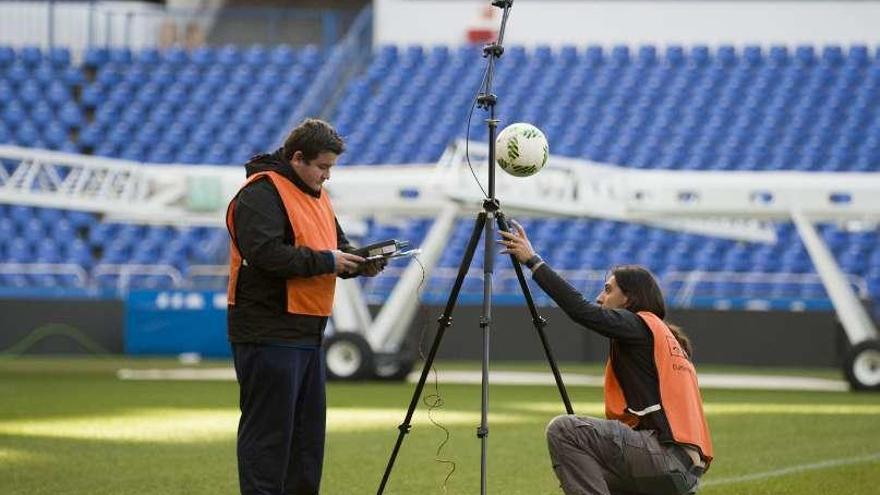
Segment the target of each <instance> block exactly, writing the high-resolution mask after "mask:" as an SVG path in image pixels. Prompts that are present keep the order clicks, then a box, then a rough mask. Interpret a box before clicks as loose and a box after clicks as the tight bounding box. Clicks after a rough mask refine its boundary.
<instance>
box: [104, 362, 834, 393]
mask: <svg viewBox="0 0 880 495" xmlns="http://www.w3.org/2000/svg"><path fill="white" fill-rule="evenodd" d="M420 373H421V372H420V371H415V372H413V373H410V375H409V377H408V380H409V382H410V383H415V382H417V381H418V379H419V375H420ZM438 375H439V380H440V382H443V383H458V384H478V383H481V374H480V372H479V371H444V370H439V372H438ZM116 376H117V377H119V379H120V380H207V381H211V380H221V381H235V371H234V370H233V369H232V368H172V369H146V370H133V369H120V370H118V371H117V372H116ZM699 380H700V388H705V389H709V388H719V389H750V390H813V391H828V392H843V391H846V390H849V388H848V387H847V384H846V382H844V381H843V380H829V379H826V378H811V377H798V376H778V375H738V374H737V375H733V374H718V373H701V374H700V375H699ZM489 381H490V383H492V384H495V385H554V384H555V383H556V382H555V381H554V380H553V375H552V374H551V373H550V372H549V371H548V372H536V371H491V372H490V374H489ZM562 381H563V383H565V384H566V385H586V386H594V387H601V386H602V384H603V379H602V377H601V376H594V375H581V374H573V373H567V374H563V375H562Z"/></svg>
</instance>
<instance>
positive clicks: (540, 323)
mask: <svg viewBox="0 0 880 495" xmlns="http://www.w3.org/2000/svg"><path fill="white" fill-rule="evenodd" d="M497 218H498V228H499V229H501V230H503V231H505V232H508V231H510V227H509V226H508V225H507V219H506V218H504V213H502V212H500V211H499V212H498V213H497ZM510 261H511V263H512V264H513V269H514V271H516V278H517V279H519V287H520V289H522V293H523V296H525V298H526V305H527V306H528V307H529V313H531V315H532V324H533V325H534V326H535V330H537V332H538V337H540V339H541V345H542V346H543V347H544V355H545V356H547V362H548V363H549V364H550V370H551V371H552V372H553V379H554V380H556V388H558V389H559V395H560V396H562V403H563V404H564V405H565V412H566V413H568V414H574V409H572V407H571V400H570V399H569V398H568V391H566V389H565V384H564V383H562V375H561V374H560V373H559V367H558V366H556V359H554V358H553V351H552V350H550V344H549V343H548V342H547V335H546V334H545V333H544V327H545V326H547V320H546V319H545V318H544V317H543V316H540V315H539V314H538V308H537V307H536V306H535V301H534V300H533V299H532V292H531V290H530V289H529V286H528V284H527V283H526V279H525V276H524V275H523V271H522V266H521V265H520V264H519V262H518V261H517V260H516V258H515V257H514V256H513V255H512V254H511V255H510Z"/></svg>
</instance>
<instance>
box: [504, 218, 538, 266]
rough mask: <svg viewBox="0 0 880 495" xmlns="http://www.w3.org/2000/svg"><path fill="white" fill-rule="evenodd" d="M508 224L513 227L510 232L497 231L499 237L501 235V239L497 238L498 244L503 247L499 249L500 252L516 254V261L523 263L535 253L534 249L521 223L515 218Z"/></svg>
mask: <svg viewBox="0 0 880 495" xmlns="http://www.w3.org/2000/svg"><path fill="white" fill-rule="evenodd" d="M510 225H511V227H513V228H512V229H511V232H504V231H503V230H499V231H498V233H500V234H501V237H503V239H499V240H498V244H501V245H502V246H504V248H505V249H504V250H503V251H501V254H513V255H514V256H516V260H517V261H519V262H520V263H525V262H526V261H528V259H529V258H531V257H532V256H534V255H535V250H534V249H532V243H531V242H529V237H528V236H527V235H526V231H525V230H524V229H523V228H522V225H520V224H519V222H517V221H516V220H511V221H510Z"/></svg>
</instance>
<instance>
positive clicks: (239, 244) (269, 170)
mask: <svg viewBox="0 0 880 495" xmlns="http://www.w3.org/2000/svg"><path fill="white" fill-rule="evenodd" d="M343 150H344V143H343V141H342V138H340V137H339V135H338V134H337V133H336V131H335V130H334V129H333V128H332V127H331V126H330V125H329V124H327V123H326V122H323V121H320V120H315V119H309V120H305V121H304V122H302V123H301V124H300V125H299V126H298V127H296V128H295V129H293V131H291V133H290V135H289V136H288V137H287V139H286V140H285V141H284V146H283V147H282V148H281V149H279V150H277V151H275V152H274V153H271V154H263V155H257V156H255V157H253V158H252V159H251V160H250V161H249V162H248V163H247V164H246V165H245V169H246V171H247V177H248V179H247V182H245V184H244V186H243V187H242V188H241V190H240V191H239V192H238V194H237V195H236V196H235V198H233V199H232V202H230V204H229V208H228V210H227V213H226V226H227V228H228V230H229V235H230V237H231V241H232V242H231V243H230V251H231V261H230V275H229V292H228V299H229V314H228V322H229V341H230V342H231V343H232V353H233V358H234V361H235V372H236V376H237V378H238V383H239V388H240V398H239V405H240V408H241V420H240V421H239V425H238V449H237V450H238V474H239V485H240V488H241V493H242V494H247V495H251V494H254V495H256V494H260V495H284V494H288V495H291V494H295V495H316V494H317V493H318V490H319V487H320V482H321V469H322V466H323V461H324V433H325V424H326V420H325V418H326V400H325V395H324V382H325V370H324V358H323V351H322V349H321V337H322V334H323V332H324V328H325V326H326V325H327V319H328V318H329V316H330V312H331V309H332V307H333V296H334V289H335V286H336V277H337V276H339V277H351V276H355V275H366V276H375V275H376V274H378V273H379V272H380V271H381V270H382V269H383V268H384V263H383V262H370V263H364V259H363V258H361V257H360V256H356V255H354V254H350V253H349V252H347V251H349V250H350V249H351V246H350V244H349V242H348V240H347V239H346V237H345V234H344V233H343V231H342V229H341V228H340V226H339V223H338V222H337V221H336V216H335V214H334V212H333V205H332V204H331V203H330V197H329V195H328V194H327V192H326V191H324V190H323V189H322V187H323V184H324V181H326V180H328V179H329V178H330V169H331V168H333V166H334V165H335V164H336V159H337V157H338V156H339V155H340V154H341V153H342V152H343Z"/></svg>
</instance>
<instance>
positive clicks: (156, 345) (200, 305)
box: [124, 291, 231, 357]
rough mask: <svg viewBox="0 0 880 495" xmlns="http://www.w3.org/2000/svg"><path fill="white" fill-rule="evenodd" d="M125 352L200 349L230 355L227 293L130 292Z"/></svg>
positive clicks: (210, 354) (207, 353) (209, 353)
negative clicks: (227, 327) (227, 335)
mask: <svg viewBox="0 0 880 495" xmlns="http://www.w3.org/2000/svg"><path fill="white" fill-rule="evenodd" d="M124 348H125V353H126V354H133V355H145V354H157V355H169V354H171V355H174V354H181V353H184V352H197V353H199V354H201V355H203V356H207V357H229V356H231V352H230V348H229V342H228V341H227V339H226V294H225V293H222V292H199V291H131V292H129V294H128V298H127V299H126V305H125V345H124Z"/></svg>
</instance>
